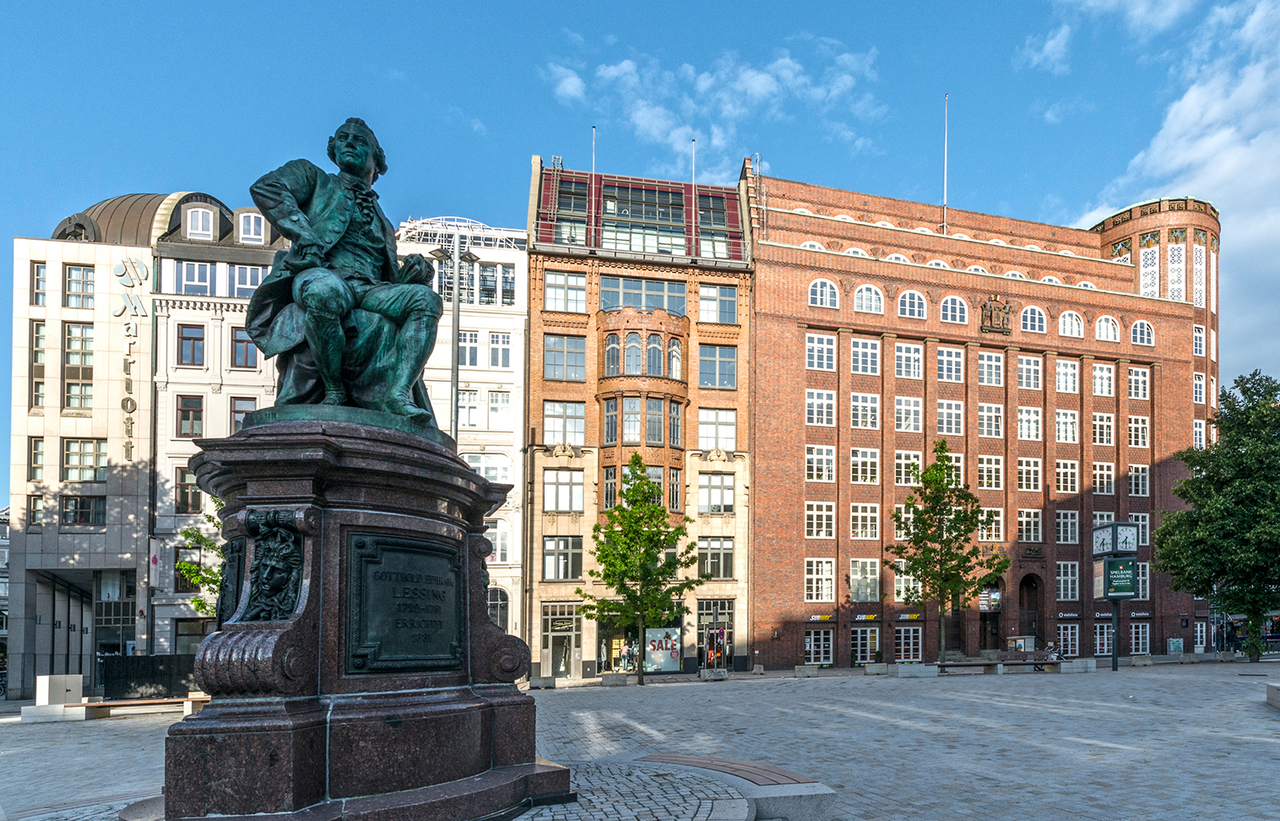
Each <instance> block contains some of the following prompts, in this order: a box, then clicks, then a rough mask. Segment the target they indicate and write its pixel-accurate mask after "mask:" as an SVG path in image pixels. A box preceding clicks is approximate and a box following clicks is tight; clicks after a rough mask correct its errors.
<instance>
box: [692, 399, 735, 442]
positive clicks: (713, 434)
mask: <svg viewBox="0 0 1280 821" xmlns="http://www.w3.org/2000/svg"><path fill="white" fill-rule="evenodd" d="M737 447H738V412H737V411H736V410H732V409H727V408H726V409H722V408H698V450H701V451H709V450H716V449H719V450H724V451H734V450H737Z"/></svg>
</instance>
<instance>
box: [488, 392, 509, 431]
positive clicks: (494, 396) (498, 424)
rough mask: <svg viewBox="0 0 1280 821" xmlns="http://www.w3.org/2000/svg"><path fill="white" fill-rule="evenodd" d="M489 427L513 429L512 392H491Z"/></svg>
mask: <svg viewBox="0 0 1280 821" xmlns="http://www.w3.org/2000/svg"><path fill="white" fill-rule="evenodd" d="M489 427H490V428H492V429H494V430H510V429H511V391H489Z"/></svg>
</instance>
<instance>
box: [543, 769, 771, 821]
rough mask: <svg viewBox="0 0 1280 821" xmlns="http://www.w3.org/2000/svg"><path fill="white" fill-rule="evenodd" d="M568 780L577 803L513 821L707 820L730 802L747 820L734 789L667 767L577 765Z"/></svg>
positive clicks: (549, 808) (739, 815) (553, 807)
mask: <svg viewBox="0 0 1280 821" xmlns="http://www.w3.org/2000/svg"><path fill="white" fill-rule="evenodd" d="M570 781H571V782H572V784H573V789H574V790H575V791H576V792H577V793H578V800H577V801H576V802H574V803H571V804H554V805H552V806H549V807H539V808H538V809H535V810H530V811H529V812H527V813H525V814H524V815H522V816H520V818H519V819H518V821H615V820H616V821H649V819H652V821H667V820H668V819H670V821H708V819H711V818H712V817H713V814H714V816H716V817H725V815H726V813H725V811H726V810H728V809H732V808H733V805H735V804H736V805H737V806H738V807H739V808H740V813H739V814H738V815H737V818H738V819H739V820H740V821H745V819H746V817H747V804H746V801H744V800H743V798H742V794H741V793H739V792H738V791H737V790H735V789H733V788H732V787H729V786H726V785H725V784H723V783H722V782H719V781H714V780H712V779H710V778H701V777H698V776H690V775H689V774H687V773H678V774H676V773H673V772H672V771H671V770H670V769H669V768H668V769H667V771H666V772H663V769H662V768H661V767H657V768H654V767H639V766H632V765H627V764H579V765H577V766H575V767H574V768H573V769H572V771H571V772H570ZM676 785H678V789H673V787H674V786H676ZM724 805H729V806H724ZM717 809H719V810H720V812H716V811H717ZM728 817H733V816H728Z"/></svg>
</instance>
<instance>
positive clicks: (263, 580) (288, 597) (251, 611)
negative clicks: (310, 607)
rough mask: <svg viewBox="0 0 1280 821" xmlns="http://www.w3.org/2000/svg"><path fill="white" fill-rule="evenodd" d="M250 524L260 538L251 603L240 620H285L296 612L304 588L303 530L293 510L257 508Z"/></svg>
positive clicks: (256, 543)
mask: <svg viewBox="0 0 1280 821" xmlns="http://www.w3.org/2000/svg"><path fill="white" fill-rule="evenodd" d="M246 524H247V525H248V530H249V533H250V534H251V535H253V536H255V537H256V538H255V539H254V549H253V567H252V568H251V569H250V571H249V606H248V607H247V608H246V609H245V612H244V615H243V616H242V617H241V618H240V621H241V622H249V621H284V620H285V619H288V618H289V617H290V616H292V615H293V611H294V609H295V608H296V607H297V606H298V595H299V593H300V591H301V590H302V560H303V556H302V534H301V533H299V532H298V529H297V528H296V527H295V526H294V514H293V511H285V510H271V511H262V510H255V511H253V512H251V513H249V515H248V520H247V522H246Z"/></svg>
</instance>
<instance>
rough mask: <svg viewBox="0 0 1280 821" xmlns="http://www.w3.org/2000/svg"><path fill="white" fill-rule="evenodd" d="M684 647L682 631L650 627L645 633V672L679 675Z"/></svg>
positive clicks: (671, 628) (672, 628)
mask: <svg viewBox="0 0 1280 821" xmlns="http://www.w3.org/2000/svg"><path fill="white" fill-rule="evenodd" d="M682 655H684V646H683V645H682V644H681V642H680V631H679V630H678V629H677V628H674V627H657V628H654V627H650V628H646V629H645V631H644V671H645V672H646V673H678V672H680V657H681V656H682Z"/></svg>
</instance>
